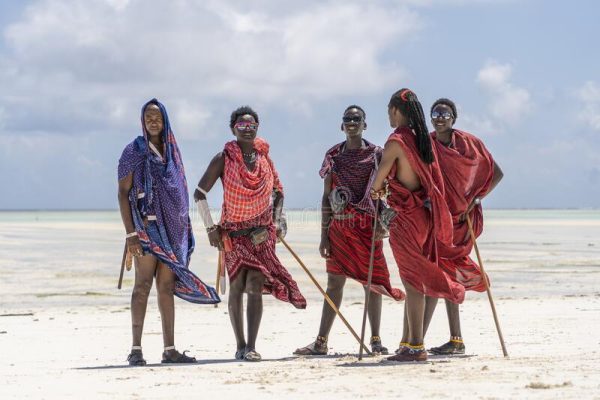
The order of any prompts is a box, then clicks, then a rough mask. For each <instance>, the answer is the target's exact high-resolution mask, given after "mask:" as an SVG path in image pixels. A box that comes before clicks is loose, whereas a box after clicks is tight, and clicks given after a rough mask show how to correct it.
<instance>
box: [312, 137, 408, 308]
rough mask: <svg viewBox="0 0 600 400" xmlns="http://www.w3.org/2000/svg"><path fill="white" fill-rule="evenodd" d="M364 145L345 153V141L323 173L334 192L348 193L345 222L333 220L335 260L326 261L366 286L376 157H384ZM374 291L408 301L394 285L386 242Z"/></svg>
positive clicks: (376, 265) (379, 248)
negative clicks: (371, 196) (385, 251)
mask: <svg viewBox="0 0 600 400" xmlns="http://www.w3.org/2000/svg"><path fill="white" fill-rule="evenodd" d="M364 142H365V144H366V146H365V147H363V148H360V149H345V150H343V146H344V143H345V142H343V143H340V144H338V145H336V146H334V147H332V148H331V149H330V150H329V151H327V153H326V154H325V160H324V161H323V166H322V168H321V171H320V172H319V174H320V175H321V177H323V178H324V177H325V176H327V175H328V174H331V175H332V189H333V188H337V189H338V190H342V191H344V193H345V195H346V196H347V198H348V205H347V206H346V209H345V210H344V211H343V212H342V214H343V215H344V218H345V219H333V220H332V221H331V224H330V225H329V243H330V248H331V257H330V258H328V259H327V261H326V266H327V272H328V273H331V274H336V275H344V276H346V277H348V278H352V279H354V280H356V281H358V282H360V283H361V284H363V285H366V284H367V280H368V274H369V261H370V257H371V239H372V237H373V219H374V210H375V207H374V205H373V202H372V201H371V199H370V196H369V189H370V187H371V184H372V180H373V178H374V174H375V173H376V168H375V165H376V157H377V159H378V160H379V159H380V158H381V153H382V149H381V148H380V147H378V146H375V145H373V144H371V143H369V142H367V141H366V140H365V141H364ZM371 290H372V291H373V292H375V293H379V294H382V295H386V296H389V297H391V298H393V299H394V300H402V299H403V298H404V293H403V292H402V291H401V290H400V289H397V288H392V285H391V283H390V273H389V271H388V268H387V263H386V261H385V256H384V255H383V241H382V240H378V241H376V242H375V251H374V261H373V274H372V277H371Z"/></svg>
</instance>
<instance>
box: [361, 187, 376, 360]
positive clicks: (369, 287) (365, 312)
mask: <svg viewBox="0 0 600 400" xmlns="http://www.w3.org/2000/svg"><path fill="white" fill-rule="evenodd" d="M377 218H379V199H377V201H376V202H375V220H374V221H373V235H372V236H371V256H370V258H369V275H368V276H367V292H366V293H365V309H364V311H363V319H362V329H361V331H360V343H363V342H364V341H365V327H366V325H367V310H368V309H369V299H370V298H371V279H372V278H373V264H374V261H375V235H376V233H377ZM360 360H362V346H361V347H360V348H359V349H358V361H360Z"/></svg>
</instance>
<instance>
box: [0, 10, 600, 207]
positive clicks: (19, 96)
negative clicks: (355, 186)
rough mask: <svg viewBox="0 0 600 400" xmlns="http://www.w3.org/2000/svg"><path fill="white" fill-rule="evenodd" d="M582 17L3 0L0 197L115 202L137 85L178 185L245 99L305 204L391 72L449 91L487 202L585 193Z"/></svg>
mask: <svg viewBox="0 0 600 400" xmlns="http://www.w3.org/2000/svg"><path fill="white" fill-rule="evenodd" d="M598 16H600V5H599V3H598V2H595V1H591V0H590V1H583V0H582V1H573V2H563V1H541V0H522V1H510V0H496V1H494V0H487V1H486V0H423V1H416V0H406V1H376V0H375V1H369V2H365V1H351V0H346V1H314V0H308V1H304V2H292V1H276V0H258V1H242V0H239V1H211V0H208V1H202V2H200V1H191V0H189V1H188V0H173V1H168V2H164V1H141V0H86V1H84V0H79V1H78V0H70V1H58V0H54V1H52V0H28V1H2V2H0V30H1V33H0V34H1V36H0V88H1V89H0V139H1V140H2V143H3V145H2V146H0V171H1V173H0V187H2V188H3V189H2V196H0V209H40V208H41V209H106V208H115V207H116V206H117V205H116V165H117V160H118V158H119V156H120V153H121V150H122V149H123V147H124V146H125V145H126V144H127V143H128V142H130V141H131V140H132V139H133V138H134V137H135V136H136V135H138V134H139V133H140V131H141V128H140V123H139V108H140V107H141V105H142V104H143V103H144V102H145V101H147V100H148V99H149V98H152V97H157V98H159V99H160V100H161V101H162V102H163V103H165V105H166V106H167V109H168V111H169V115H170V118H171V123H172V126H173V129H174V132H175V135H176V136H177V138H178V140H179V143H180V147H181V150H182V153H183V158H184V162H185V165H186V172H187V177H188V182H189V185H190V186H191V187H193V186H195V184H196V183H197V181H198V180H199V178H200V176H201V174H202V173H203V171H204V169H205V168H206V166H207V164H208V162H209V160H210V159H211V158H212V156H213V155H214V154H216V153H217V152H218V151H219V150H220V149H222V146H223V144H224V143H225V141H227V140H230V139H231V138H232V137H231V136H230V132H229V129H228V126H227V123H228V118H229V114H230V112H231V111H232V110H233V109H234V108H236V107H237V106H239V105H242V104H249V105H251V106H252V107H254V108H255V109H256V110H257V111H258V113H259V115H260V118H261V127H260V132H259V134H261V136H263V137H265V138H266V139H267V140H268V141H269V142H270V143H271V146H272V153H273V158H274V160H275V163H276V165H277V167H278V169H279V171H280V174H281V177H282V180H283V183H284V186H285V187H286V205H287V206H288V207H296V208H299V207H318V204H319V201H320V197H321V190H322V182H321V180H320V179H319V177H318V173H317V172H318V170H319V167H320V163H321V161H322V157H323V154H324V152H325V151H326V150H327V149H328V148H329V147H330V146H332V145H333V144H335V143H337V142H339V141H341V140H343V135H342V133H341V132H340V130H339V124H340V120H341V114H342V112H343V110H344V108H345V107H346V106H347V105H349V104H353V103H356V104H359V105H361V106H362V107H363V108H365V110H366V111H367V123H368V129H367V131H366V132H365V138H367V139H369V140H371V141H373V142H375V143H378V144H383V143H384V141H385V139H386V137H387V135H388V134H389V133H390V128H389V125H388V122H387V114H386V111H387V110H386V105H387V102H388V100H389V97H390V95H391V94H392V93H393V92H394V91H395V90H397V89H399V88H401V87H410V88H411V89H413V90H414V91H415V92H416V93H417V94H418V95H419V97H420V98H421V101H422V102H423V105H424V107H425V108H426V109H428V108H429V106H430V104H431V103H432V102H433V101H434V100H435V99H437V98H438V97H449V98H451V99H453V100H455V102H456V103H457V104H458V107H459V116H458V121H457V124H456V127H457V128H459V129H464V130H468V131H470V132H472V133H473V134H475V135H477V136H479V137H481V138H482V139H483V140H484V141H485V143H486V144H487V146H488V148H489V149H490V150H491V151H492V153H493V155H494V156H495V158H496V160H497V162H498V163H499V164H500V165H501V167H502V169H503V170H504V172H505V178H504V180H503V182H502V183H501V185H500V186H498V188H497V190H496V192H495V193H494V194H493V195H490V197H489V198H488V199H486V200H485V203H486V204H485V205H486V206H487V207H494V208H563V207H565V208H566V207H568V208H579V207H600V144H599V140H598V139H599V137H600V54H599V53H598V51H597V49H598V37H600V28H599V26H600V25H599V24H598V23H597V18H598ZM209 200H210V203H211V204H212V205H213V206H219V205H220V201H221V192H220V190H219V189H218V188H216V190H215V191H214V193H211V195H210V196H209Z"/></svg>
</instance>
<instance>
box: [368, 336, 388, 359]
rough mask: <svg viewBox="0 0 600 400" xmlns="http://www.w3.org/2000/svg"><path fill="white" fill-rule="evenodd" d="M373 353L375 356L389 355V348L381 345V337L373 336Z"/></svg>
mask: <svg viewBox="0 0 600 400" xmlns="http://www.w3.org/2000/svg"><path fill="white" fill-rule="evenodd" d="M371 352H372V353H374V354H383V355H387V354H389V352H388V349H387V347H384V346H383V345H382V344H381V338H380V337H379V336H371Z"/></svg>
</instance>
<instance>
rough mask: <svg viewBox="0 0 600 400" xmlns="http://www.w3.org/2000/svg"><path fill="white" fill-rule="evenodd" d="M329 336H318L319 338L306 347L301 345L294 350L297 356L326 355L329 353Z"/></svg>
mask: <svg viewBox="0 0 600 400" xmlns="http://www.w3.org/2000/svg"><path fill="white" fill-rule="evenodd" d="M327 350H328V349H327V338H326V337H323V336H317V340H315V341H314V342H312V343H311V344H309V345H308V346H305V347H300V348H299V349H296V351H294V354H295V355H297V356H325V355H327Z"/></svg>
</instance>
